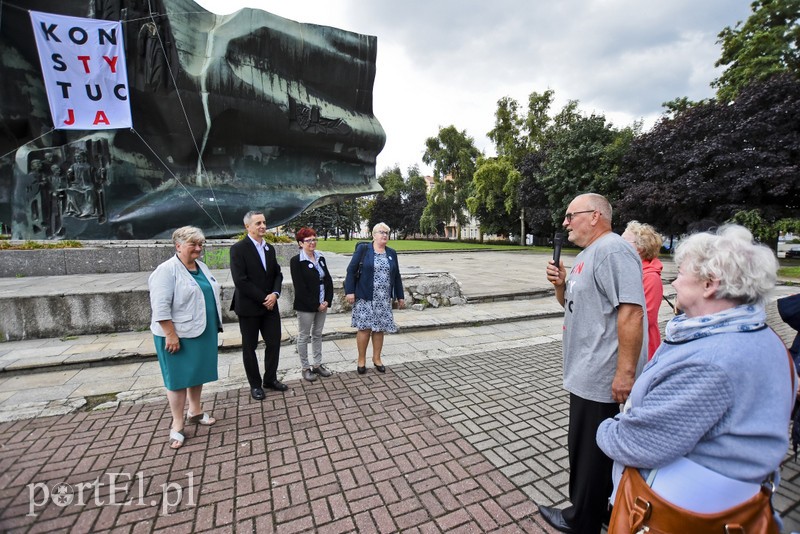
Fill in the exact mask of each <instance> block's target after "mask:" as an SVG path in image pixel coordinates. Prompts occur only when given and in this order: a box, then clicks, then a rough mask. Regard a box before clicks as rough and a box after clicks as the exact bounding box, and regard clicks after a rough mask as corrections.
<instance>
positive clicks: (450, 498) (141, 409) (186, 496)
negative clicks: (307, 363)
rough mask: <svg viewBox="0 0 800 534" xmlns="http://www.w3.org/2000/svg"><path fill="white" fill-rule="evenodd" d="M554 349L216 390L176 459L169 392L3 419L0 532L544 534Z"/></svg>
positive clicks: (560, 484) (793, 495) (562, 483)
mask: <svg viewBox="0 0 800 534" xmlns="http://www.w3.org/2000/svg"><path fill="white" fill-rule="evenodd" d="M560 353H561V344H560V343H559V342H553V343H542V344H539V345H533V346H528V347H520V348H509V349H507V350H503V351H491V352H483V353H477V354H470V355H464V356H457V357H453V358H448V359H444V360H430V361H422V362H408V363H405V364H402V365H395V366H392V367H389V369H388V372H387V373H386V374H385V375H381V374H378V373H377V372H376V371H374V370H373V369H370V370H369V372H368V374H367V375H365V376H360V375H357V374H356V373H354V372H347V373H339V374H336V375H334V376H333V377H331V378H329V379H321V380H318V381H316V382H313V383H308V382H302V381H292V382H290V386H291V390H290V391H289V392H287V393H286V394H279V393H274V392H269V393H268V397H267V400H266V401H264V402H263V403H259V402H255V401H253V400H251V399H250V398H249V396H248V394H247V392H246V391H244V390H232V391H226V392H219V393H217V394H215V395H209V396H208V398H207V400H206V405H205V408H206V410H207V411H210V412H213V414H214V416H216V417H217V418H218V419H219V421H218V422H217V424H216V425H214V426H212V427H210V428H209V427H190V428H188V429H187V433H186V435H187V441H186V444H185V445H184V447H183V448H182V449H181V450H180V451H178V452H177V453H173V452H172V451H170V450H169V449H168V447H167V445H166V436H167V432H168V425H169V422H168V419H169V415H168V413H167V410H166V402H156V403H144V404H123V405H122V406H121V407H120V408H118V409H117V410H115V411H113V412H93V413H92V412H78V413H75V414H70V415H64V416H58V417H47V418H39V419H31V420H25V421H17V422H13V423H3V424H0V444H2V445H0V447H2V448H0V473H2V474H0V488H2V489H0V510H2V512H0V531H3V532H106V531H108V532H111V531H113V532H130V533H133V532H157V531H169V532H208V531H236V532H279V533H284V532H286V533H289V532H322V533H325V532H399V531H402V532H549V530H548V529H547V528H546V527H544V522H543V521H542V520H541V518H540V517H539V515H538V512H537V511H536V506H535V504H534V501H535V502H542V503H545V504H556V505H558V506H561V505H562V504H563V503H564V502H565V499H566V491H567V473H566V465H567V464H566V444H565V442H566V418H567V397H566V394H565V393H564V391H563V390H562V389H561V372H560V369H561V361H560ZM115 476H116V477H117V480H116V485H117V492H116V494H115V495H114V502H116V503H117V504H116V505H112V504H110V500H111V496H110V483H111V482H112V480H111V479H112V478H113V477H115ZM97 481H99V484H98V483H97ZM59 483H65V484H69V485H70V487H69V488H67V490H66V491H65V493H64V495H63V496H64V497H66V498H69V497H71V498H72V502H70V503H69V504H65V505H63V506H60V505H58V504H56V500H57V499H58V498H60V497H61V496H60V495H59V494H58V492H57V488H54V486H56V485H57V484H59ZM62 487H63V486H62ZM45 488H46V489H45ZM178 488H181V489H180V491H179V490H178ZM798 488H800V473H798V470H797V464H796V462H794V461H793V460H787V462H786V464H785V465H784V469H783V481H782V484H781V488H780V490H779V493H778V494H777V495H776V499H775V503H776V507H777V509H778V510H779V511H781V512H782V514H783V515H785V516H786V521H787V524H786V526H787V529H786V532H789V531H790V530H797V529H798V525H800V521H798V519H800V510H798V501H800V499H798V493H800V491H799V490H798ZM54 495H55V497H54Z"/></svg>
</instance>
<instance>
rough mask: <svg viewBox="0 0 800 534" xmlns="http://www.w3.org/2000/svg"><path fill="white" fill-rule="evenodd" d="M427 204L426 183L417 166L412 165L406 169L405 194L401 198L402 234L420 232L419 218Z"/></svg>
mask: <svg viewBox="0 0 800 534" xmlns="http://www.w3.org/2000/svg"><path fill="white" fill-rule="evenodd" d="M427 204H428V184H427V183H426V182H425V178H424V177H423V176H422V175H421V174H420V173H419V168H417V167H412V168H410V169H409V170H408V179H407V180H406V195H405V197H404V198H403V223H402V224H401V225H400V230H401V231H402V232H403V234H404V235H413V234H416V233H419V232H421V229H420V220H421V219H422V213H423V212H424V210H425V206H426V205H427Z"/></svg>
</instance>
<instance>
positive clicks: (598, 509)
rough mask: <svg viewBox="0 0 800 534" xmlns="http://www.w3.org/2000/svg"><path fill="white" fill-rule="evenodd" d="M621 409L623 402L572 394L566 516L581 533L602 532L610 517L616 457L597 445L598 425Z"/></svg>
mask: <svg viewBox="0 0 800 534" xmlns="http://www.w3.org/2000/svg"><path fill="white" fill-rule="evenodd" d="M618 413H619V404H617V403H615V402H612V403H605V402H594V401H590V400H586V399H583V398H581V397H578V396H577V395H573V394H572V393H570V395H569V433H568V435H567V448H568V449H569V500H570V501H571V502H572V505H571V506H570V507H568V508H566V509H564V511H563V514H564V519H565V520H566V521H567V523H568V524H569V525H570V526H572V528H574V529H575V532H580V533H581V534H598V533H599V532H600V529H601V528H602V523H603V521H605V520H606V519H607V518H608V498H609V496H610V495H611V490H612V489H613V484H612V482H611V467H612V465H613V463H614V462H613V461H612V460H611V459H610V458H609V457H608V456H606V455H605V453H604V452H603V451H602V450H600V447H598V446H597V440H596V438H595V436H596V435H597V427H599V426H600V423H602V422H603V421H605V420H606V419H608V418H609V417H614V416H615V415H617V414H618Z"/></svg>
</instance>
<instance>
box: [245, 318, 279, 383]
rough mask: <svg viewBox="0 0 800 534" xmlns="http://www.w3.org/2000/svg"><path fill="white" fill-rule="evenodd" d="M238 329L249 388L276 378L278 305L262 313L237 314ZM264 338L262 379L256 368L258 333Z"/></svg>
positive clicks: (270, 381)
mask: <svg viewBox="0 0 800 534" xmlns="http://www.w3.org/2000/svg"><path fill="white" fill-rule="evenodd" d="M239 331H240V332H241V333H242V361H243V362H244V372H245V373H247V381H248V382H250V387H251V388H260V387H261V385H262V384H270V383H272V382H274V381H276V380H277V379H278V360H279V359H280V352H281V315H280V312H279V311H278V307H277V306H275V309H273V310H267V313H265V314H264V315H254V316H242V315H240V316H239ZM259 333H261V337H262V338H263V339H264V345H265V348H264V379H263V381H262V379H261V373H260V372H259V370H258V357H257V356H256V347H258V334H259Z"/></svg>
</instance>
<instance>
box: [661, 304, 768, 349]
mask: <svg viewBox="0 0 800 534" xmlns="http://www.w3.org/2000/svg"><path fill="white" fill-rule="evenodd" d="M766 322H767V312H766V310H765V309H764V308H763V307H761V306H756V305H755V304H742V305H740V306H736V307H734V308H729V309H727V310H723V311H721V312H717V313H712V314H711V315H701V316H700V317H686V315H679V316H677V317H675V318H674V319H672V320H671V321H670V322H669V323H667V328H666V331H665V334H666V336H665V339H666V341H669V342H671V343H682V342H684V341H691V340H693V339H699V338H701V337H706V336H713V335H714V334H723V333H726V332H750V331H752V330H758V329H760V328H764V325H765V324H766Z"/></svg>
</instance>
